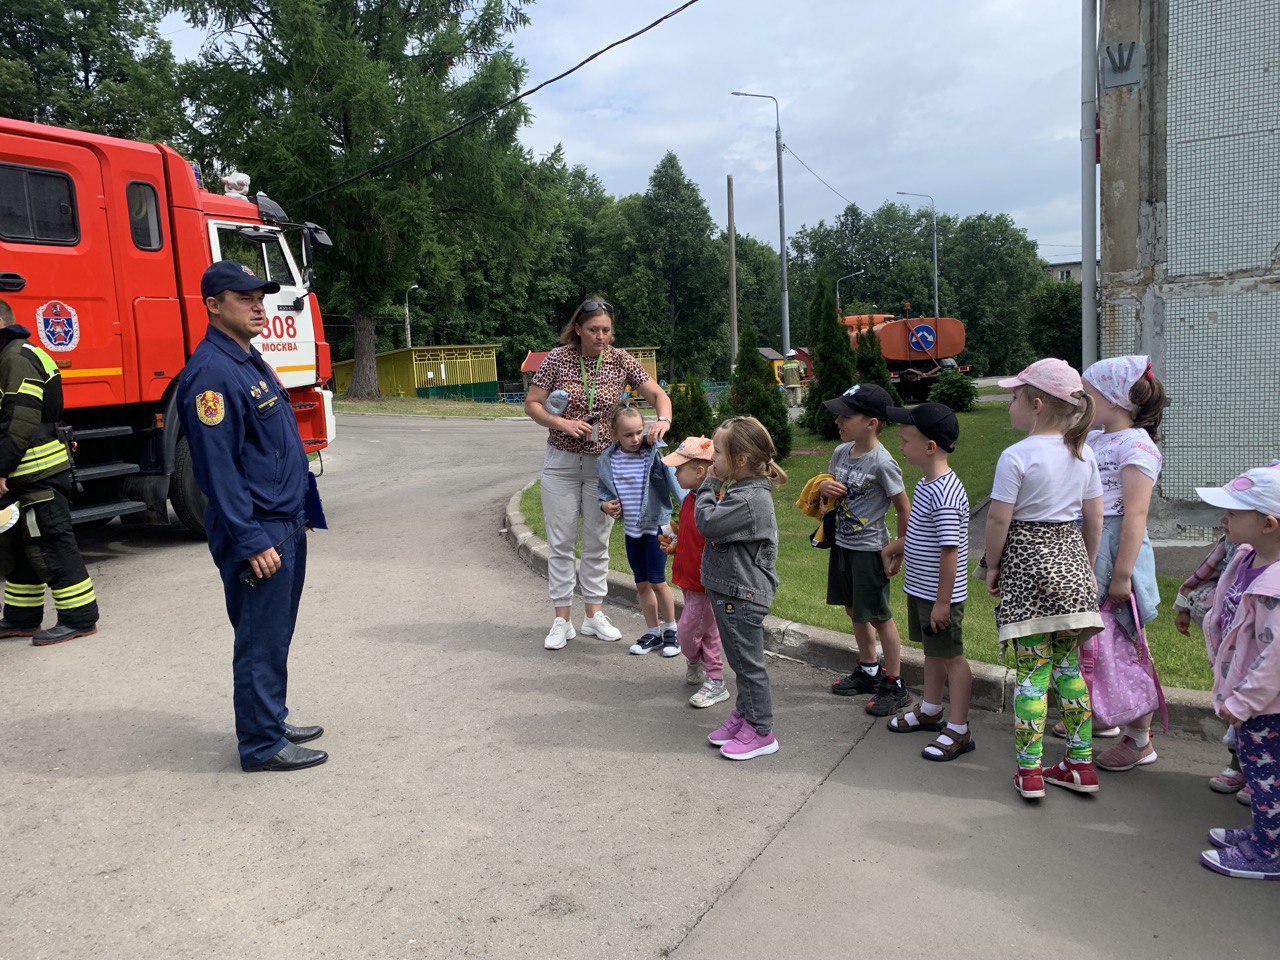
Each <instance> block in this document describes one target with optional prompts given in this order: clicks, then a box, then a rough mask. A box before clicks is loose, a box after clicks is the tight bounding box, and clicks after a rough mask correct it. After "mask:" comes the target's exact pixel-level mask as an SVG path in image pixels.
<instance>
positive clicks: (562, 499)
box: [542, 444, 613, 607]
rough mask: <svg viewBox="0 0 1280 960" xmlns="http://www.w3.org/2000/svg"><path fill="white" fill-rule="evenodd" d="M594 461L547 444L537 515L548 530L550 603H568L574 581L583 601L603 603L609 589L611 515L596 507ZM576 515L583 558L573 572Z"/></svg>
mask: <svg viewBox="0 0 1280 960" xmlns="http://www.w3.org/2000/svg"><path fill="white" fill-rule="evenodd" d="M596 459H597V458H596V457H594V456H586V455H584V454H579V453H566V452H565V451H563V450H558V449H556V448H555V447H553V446H551V445H549V444H548V446H547V459H546V461H545V462H544V463H543V465H542V519H543V523H544V524H545V525H546V528H547V592H548V593H550V594H551V603H552V605H553V606H557V607H567V606H570V605H571V604H572V602H573V586H574V582H575V580H576V581H577V582H578V584H579V590H580V592H581V593H582V599H583V600H584V601H585V602H586V603H603V602H604V598H605V595H606V594H607V593H608V592H609V531H610V530H611V529H613V518H612V517H609V516H607V515H606V514H605V513H604V512H603V511H602V510H601V509H600V497H599V493H598V486H597V484H598V481H597V475H596ZM579 519H581V520H582V562H581V564H580V565H578V569H577V570H576V571H575V564H574V547H575V546H576V544H577V540H578V520H579Z"/></svg>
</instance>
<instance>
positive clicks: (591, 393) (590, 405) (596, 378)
mask: <svg viewBox="0 0 1280 960" xmlns="http://www.w3.org/2000/svg"><path fill="white" fill-rule="evenodd" d="M603 360H604V351H603V350H601V351H600V352H599V353H598V354H596V370H595V373H593V374H592V375H591V389H590V390H588V389H587V365H586V364H585V363H583V361H582V354H581V353H579V354H578V369H579V370H580V371H581V373H582V392H583V394H584V395H585V396H586V398H587V413H591V412H592V411H593V410H594V409H595V407H596V384H597V383H599V382H600V363H601V361H603Z"/></svg>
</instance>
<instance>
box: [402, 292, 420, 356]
mask: <svg viewBox="0 0 1280 960" xmlns="http://www.w3.org/2000/svg"><path fill="white" fill-rule="evenodd" d="M417 289H418V285H417V284H416V283H415V284H414V285H413V286H412V287H410V288H409V289H408V290H406V291H405V292H404V345H405V346H406V347H412V346H413V341H412V340H411V339H410V337H409V294H411V293H413V291H415V290H417Z"/></svg>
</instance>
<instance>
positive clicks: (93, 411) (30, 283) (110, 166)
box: [0, 118, 335, 532]
mask: <svg viewBox="0 0 1280 960" xmlns="http://www.w3.org/2000/svg"><path fill="white" fill-rule="evenodd" d="M291 239H296V240H299V241H300V249H301V250H302V257H301V260H300V259H299V258H298V257H296V256H295V254H294V251H293V249H292V247H291V245H290V242H289V241H290V240H291ZM316 243H318V244H321V245H328V243H329V239H328V237H327V236H326V235H325V233H324V231H323V230H321V229H320V228H319V227H318V226H316V225H315V224H293V223H290V222H289V220H288V218H287V217H286V216H285V214H284V211H283V210H282V209H281V208H280V207H279V206H278V205H277V204H275V203H274V202H273V201H271V200H270V199H269V198H268V197H266V196H265V195H264V194H261V193H259V194H257V195H256V197H254V198H253V199H252V200H250V199H246V198H241V197H235V196H225V195H222V194H214V193H210V192H208V191H206V190H204V189H203V188H202V186H201V183H200V181H199V177H198V173H197V171H196V170H195V169H194V168H193V167H192V166H191V165H190V164H188V163H187V161H185V160H184V159H183V158H182V157H181V156H179V155H178V153H177V152H176V151H174V150H172V149H171V148H169V147H167V146H164V145H163V144H147V143H137V142H133V141H129V140H121V139H117V138H114V137H104V136H99V135H96V134H89V133H82V132H79V131H75V130H64V129H61V128H57V127H49V126H44V125H41V124H33V123H25V122H22V121H18V120H9V119H4V118H0V298H3V299H4V300H5V301H6V302H7V303H8V304H9V306H10V307H11V308H12V309H13V312H14V314H15V317H16V320H17V322H18V323H19V324H21V325H23V326H24V327H26V328H27V329H28V330H29V331H31V340H32V342H33V343H36V344H38V345H39V346H41V347H42V348H43V349H44V350H45V351H46V352H47V353H48V354H49V355H50V356H51V357H52V358H53V359H54V361H55V362H56V363H57V365H58V368H59V370H60V371H61V374H62V381H63V395H64V399H65V408H66V409H65V413H64V421H65V422H66V423H67V424H68V425H69V426H70V427H71V428H72V429H73V430H74V448H75V457H74V462H75V482H76V489H77V492H76V494H75V496H74V497H73V500H72V507H73V513H72V516H73V518H74V520H75V521H76V522H77V523H86V522H92V521H106V520H109V519H111V518H112V517H115V516H124V517H128V518H130V519H133V520H144V521H151V522H164V523H167V522H169V511H168V503H169V502H172V504H173V507H174V512H175V513H176V514H177V516H178V519H179V520H180V521H181V522H182V523H183V524H184V525H186V526H187V527H189V528H191V529H192V530H195V531H199V532H203V509H204V498H203V496H202V495H201V494H200V491H199V489H198V488H197V487H196V485H195V479H194V475H193V474H192V470H191V461H190V454H189V452H188V451H187V444H186V442H185V440H184V438H183V437H182V436H181V432H180V430H181V428H180V425H179V420H178V417H177V414H176V411H175V409H174V403H175V396H176V392H177V390H176V388H177V381H178V377H179V376H180V374H181V372H182V369H183V367H184V366H185V364H186V362H187V360H188V358H189V357H190V356H191V353H192V351H193V350H194V349H195V347H196V345H197V344H198V343H199V342H200V340H201V339H202V338H203V337H204V332H205V328H206V326H207V323H208V320H207V315H206V312H205V308H204V303H203V301H202V300H201V297H200V276H201V274H202V273H203V272H204V270H205V268H207V267H208V266H209V264H211V263H213V262H214V261H215V260H223V259H226V260H238V261H240V262H242V263H245V264H247V265H249V266H250V267H252V268H253V270H254V271H255V272H256V273H257V274H258V275H259V276H262V277H266V278H269V279H271V280H275V281H276V282H278V283H279V284H280V292H279V293H277V294H273V295H270V296H268V297H267V317H268V320H267V326H266V328H265V329H264V330H263V332H262V336H261V337H260V338H259V339H258V340H256V341H255V343H256V345H257V346H258V348H259V349H260V350H261V351H262V353H263V356H264V357H265V358H266V360H267V361H268V363H270V364H271V366H272V367H273V368H274V369H275V371H276V374H277V375H278V376H279V378H280V381H281V383H282V384H283V385H284V386H285V388H286V389H287V390H288V393H289V397H290V400H291V402H292V406H293V411H294V415H295V417H296V418H297V421H298V428H299V431H300V434H301V437H302V440H303V443H304V445H305V447H306V449H307V451H308V452H311V451H315V450H320V449H322V448H324V447H325V446H326V445H327V444H328V443H329V442H330V441H331V440H332V439H333V437H334V434H335V430H334V417H333V403H332V394H331V393H330V392H329V391H328V390H327V389H325V387H324V384H325V383H326V382H327V381H328V380H329V378H330V376H331V374H332V369H331V366H330V357H329V345H328V343H326V342H325V339H324V330H323V326H322V323H321V317H320V308H319V303H318V302H317V300H316V297H315V294H314V293H313V292H312V286H313V282H312V281H313V273H312V267H311V262H310V261H311V249H312V245H313V244H316Z"/></svg>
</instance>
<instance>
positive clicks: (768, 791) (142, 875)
mask: <svg viewBox="0 0 1280 960" xmlns="http://www.w3.org/2000/svg"><path fill="white" fill-rule="evenodd" d="M340 424H341V430H342V434H341V437H340V439H339V442H338V444H337V445H336V446H335V449H334V450H333V451H332V453H331V454H330V455H329V456H327V457H326V471H325V476H324V478H323V479H322V481H321V484H322V489H323V491H324V495H325V505H326V509H327V512H328V515H329V518H330V521H331V524H332V526H333V529H332V530H331V531H329V532H326V533H321V534H316V535H315V536H314V537H313V540H312V544H311V551H312V552H311V566H310V576H309V578H308V589H307V594H306V596H305V598H304V601H303V608H302V615H301V622H300V625H299V630H298V635H297V639H296V642H295V646H294V651H293V656H292V658H291V661H290V666H291V680H292V682H291V685H290V692H291V698H290V699H291V707H292V710H293V715H294V717H295V719H296V720H297V721H298V722H305V723H316V722H319V723H323V724H325V725H326V727H327V733H326V734H325V736H324V738H323V739H322V740H321V741H320V742H319V744H318V745H320V746H323V747H325V748H326V749H327V750H329V751H330V753H331V760H330V761H329V763H328V764H326V765H325V766H322V767H319V768H316V769H314V770H310V771H304V772H300V773H296V774H257V775H246V774H242V773H241V772H240V771H239V767H238V764H237V761H236V755H235V744H234V736H233V733H232V725H231V702H230V687H231V683H230V667H229V661H230V648H231V643H230V628H229V626H228V624H227V622H226V616H225V611H224V609H223V605H222V597H221V592H220V589H219V586H218V583H217V580H216V576H215V571H214V568H213V566H212V564H211V562H210V561H209V557H208V553H207V551H206V550H205V547H204V545H203V544H201V543H197V542H194V541H192V540H190V539H189V538H187V537H185V536H184V535H182V534H180V533H177V532H174V531H168V530H154V529H153V530H132V529H130V528H123V527H120V526H119V525H118V524H116V525H113V526H111V527H107V528H105V529H103V530H101V531H98V532H96V533H93V534H87V535H86V536H85V537H84V538H83V542H84V547H85V552H86V554H87V556H88V559H89V561H90V569H91V572H92V574H93V577H94V580H95V584H96V586H97V592H98V596H99V598H100V601H101V604H102V610H103V620H102V629H101V631H100V632H99V634H98V635H97V636H95V637H93V638H89V639H85V640H79V641H75V642H72V643H69V644H66V645H63V646H59V647H52V648H48V649H42V650H37V649H35V648H33V647H31V646H29V645H28V644H26V643H25V642H22V641H4V642H3V643H0V731H3V733H0V862H3V865H4V869H3V870H2V871H0V958H3V960H28V958H32V960H34V958H45V957H49V958H60V960H64V958H130V960H135V958H157V960H160V958H164V960H178V958H188V957H191V958H195V957H199V958H201V960H214V958H229V960H231V958H234V960H245V958H259V957H261V958H293V957H312V956H314V957H337V958H343V960H350V958H366V957H367V958H400V957H442V958H444V957H448V958H453V957H486V958H488V957H492V958H503V960H514V958H552V957H554V958H584V960H585V958H592V960H598V958H631V957H636V958H653V957H661V956H667V955H670V956H675V957H680V958H691V960H692V958H696V960H701V958H715V957H726V958H729V957H732V958H756V957H759V958H773V957H781V956H787V957H848V956H856V955H863V954H866V955H882V954H886V953H887V954H889V955H892V956H894V957H929V958H933V960H937V958H948V957H958V956H969V955H982V956H983V957H992V958H1003V957H1009V958H1018V960H1023V958H1025V957H1026V956H1028V955H1036V954H1040V953H1055V954H1063V955H1068V956H1072V957H1074V958H1078V960H1080V958H1091V957H1099V958H1101V957H1117V956H1124V957H1131V958H1145V957H1201V956H1214V957H1251V958H1256V957H1271V956H1274V955H1275V942H1276V941H1275V937H1276V933H1277V929H1278V928H1277V922H1276V919H1275V918H1276V912H1275V902H1276V901H1275V895H1276V892H1277V891H1276V890H1275V889H1274V888H1273V885H1267V884H1262V883H1256V882H1246V881H1234V880H1228V879H1225V878H1221V877H1218V876H1216V875H1213V874H1210V873H1209V872H1208V871H1206V870H1204V869H1203V868H1202V867H1200V866H1199V865H1198V864H1197V862H1196V854H1197V852H1198V851H1199V850H1200V849H1202V848H1203V847H1204V846H1205V843H1204V841H1203V834H1204V830H1205V829H1207V828H1208V827H1210V826H1215V825H1237V824H1240V823H1242V822H1243V821H1244V817H1245V816H1246V814H1245V811H1244V808H1243V807H1240V806H1238V805H1237V804H1235V803H1234V802H1232V800H1231V799H1230V798H1222V797H1219V796H1217V795H1214V794H1212V793H1210V791H1209V790H1208V789H1207V788H1206V787H1205V778H1206V777H1207V776H1208V775H1210V774H1212V773H1213V772H1215V771H1216V770H1217V769H1218V768H1219V767H1220V766H1221V765H1222V764H1221V761H1222V759H1223V757H1224V754H1223V753H1222V751H1221V750H1220V749H1218V748H1216V747H1214V746H1212V745H1208V744H1203V743H1192V742H1173V741H1160V742H1159V746H1160V751H1161V755H1162V759H1161V762H1160V763H1159V764H1158V765H1156V766H1155V767H1152V768H1149V769H1146V770H1141V771H1139V772H1137V773H1133V774H1124V775H1118V776H1112V777H1109V778H1108V779H1107V780H1106V781H1105V783H1104V791H1103V793H1102V794H1101V795H1100V796H1099V797H1097V798H1093V799H1089V798H1082V797H1078V796H1074V795H1070V794H1065V793H1059V794H1054V795H1051V796H1049V797H1048V798H1047V799H1046V800H1045V801H1043V802H1042V803H1041V804H1040V805H1039V806H1038V807H1031V806H1028V805H1026V804H1024V802H1023V801H1021V800H1020V799H1018V798H1017V796H1016V795H1014V794H1013V792H1012V791H1011V789H1010V788H1009V786H1008V777H1009V775H1010V774H1011V772H1012V771H1011V768H1012V745H1011V739H1012V738H1011V736H1010V734H1009V731H1008V726H1009V722H1008V720H1007V718H1004V717H997V716H994V715H986V716H983V717H982V718H980V720H979V721H978V723H977V726H976V731H977V739H978V742H979V748H978V750H977V751H976V752H975V753H973V754H970V755H969V757H967V758H965V759H964V760H962V761H959V762H957V763H953V764H950V765H943V764H929V763H925V762H923V761H921V760H920V759H919V758H918V750H919V748H920V746H922V742H921V741H920V740H919V739H918V738H917V737H914V736H905V737H904V736H896V735H892V734H889V733H887V732H885V731H884V730H883V729H882V728H881V727H879V726H876V727H874V728H872V726H871V724H870V721H869V718H866V717H865V715H864V714H863V713H862V712H861V710H860V709H858V708H857V705H855V704H851V703H850V702H848V701H846V700H841V699H837V698H834V697H832V696H830V695H829V694H828V693H827V692H826V687H827V683H828V680H829V679H830V678H829V677H828V676H826V675H824V674H822V673H820V672H819V671H816V670H813V669H811V668H809V667H806V666H804V665H800V664H794V663H786V662H781V661H778V662H776V663H775V665H774V667H773V668H772V675H773V680H774V683H775V688H776V701H777V706H778V712H779V727H778V733H779V739H780V740H781V742H782V751H781V752H780V753H779V754H777V755H776V756H773V757H768V758H762V759H759V760H755V761H751V762H748V763H745V764H735V763H730V762H728V761H725V760H722V759H721V758H719V756H718V755H717V754H716V753H715V751H713V750H712V749H711V748H709V747H707V746H706V745H705V743H704V741H703V737H704V735H705V733H706V732H707V731H708V730H710V729H711V728H712V727H713V726H715V724H716V723H718V722H719V720H720V719H721V716H722V711H721V710H720V708H713V709H712V710H709V711H696V710H693V709H691V708H689V707H688V706H687V705H686V704H685V698H686V697H687V696H688V694H689V692H690V690H689V688H688V687H686V686H685V685H684V683H683V666H682V661H681V660H679V659H677V660H675V661H670V660H665V661H664V660H662V659H660V658H659V657H657V656H648V657H644V658H638V657H630V656H628V655H627V654H626V650H625V645H623V644H603V643H600V642H599V641H596V640H594V639H589V638H583V639H579V640H575V641H572V642H571V643H570V644H569V646H568V648H567V649H566V650H564V651H562V652H559V653H554V654H552V653H547V652H545V651H544V650H543V649H542V643H541V641H542V635H543V633H544V632H545V628H546V624H547V620H548V615H549V613H550V610H549V606H548V601H547V597H546V591H545V584H543V583H542V582H541V581H540V580H538V579H537V578H536V577H535V576H534V575H533V574H532V573H531V572H530V571H528V570H527V569H526V568H525V567H524V566H523V565H521V564H520V563H519V561H517V560H516V558H515V556H514V555H513V553H512V552H511V550H510V549H509V547H508V546H507V545H506V543H505V542H504V541H503V540H502V539H501V538H500V537H499V536H498V533H497V531H498V526H499V523H498V520H499V517H500V511H501V506H502V504H503V503H504V502H505V500H506V499H507V498H508V497H509V496H510V494H511V492H512V491H513V490H514V489H516V488H518V487H519V486H521V485H523V483H525V482H526V481H527V480H528V479H529V478H530V477H531V475H532V474H534V473H535V472H536V470H537V469H538V466H539V465H540V462H541V450H542V445H543V439H544V435H543V434H542V432H541V431H540V430H538V429H537V428H536V427H535V426H533V425H532V424H530V423H527V422H516V423H510V422H502V421H496V422H483V423H481V422H471V421H468V422H458V421H440V420H416V419H411V418H374V417H360V416H351V415H344V416H342V417H340ZM612 612H613V613H614V614H615V620H616V621H617V622H619V623H620V624H621V625H622V626H623V628H624V630H625V631H626V633H627V636H628V638H629V637H630V636H631V634H632V633H636V634H638V632H639V626H640V620H639V618H638V617H637V616H636V615H635V614H633V613H630V612H628V611H625V610H622V609H617V608H615V609H614V610H613V611H612ZM1056 749H1057V748H1056V746H1054V745H1051V746H1050V750H1051V751H1053V750H1056Z"/></svg>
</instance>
